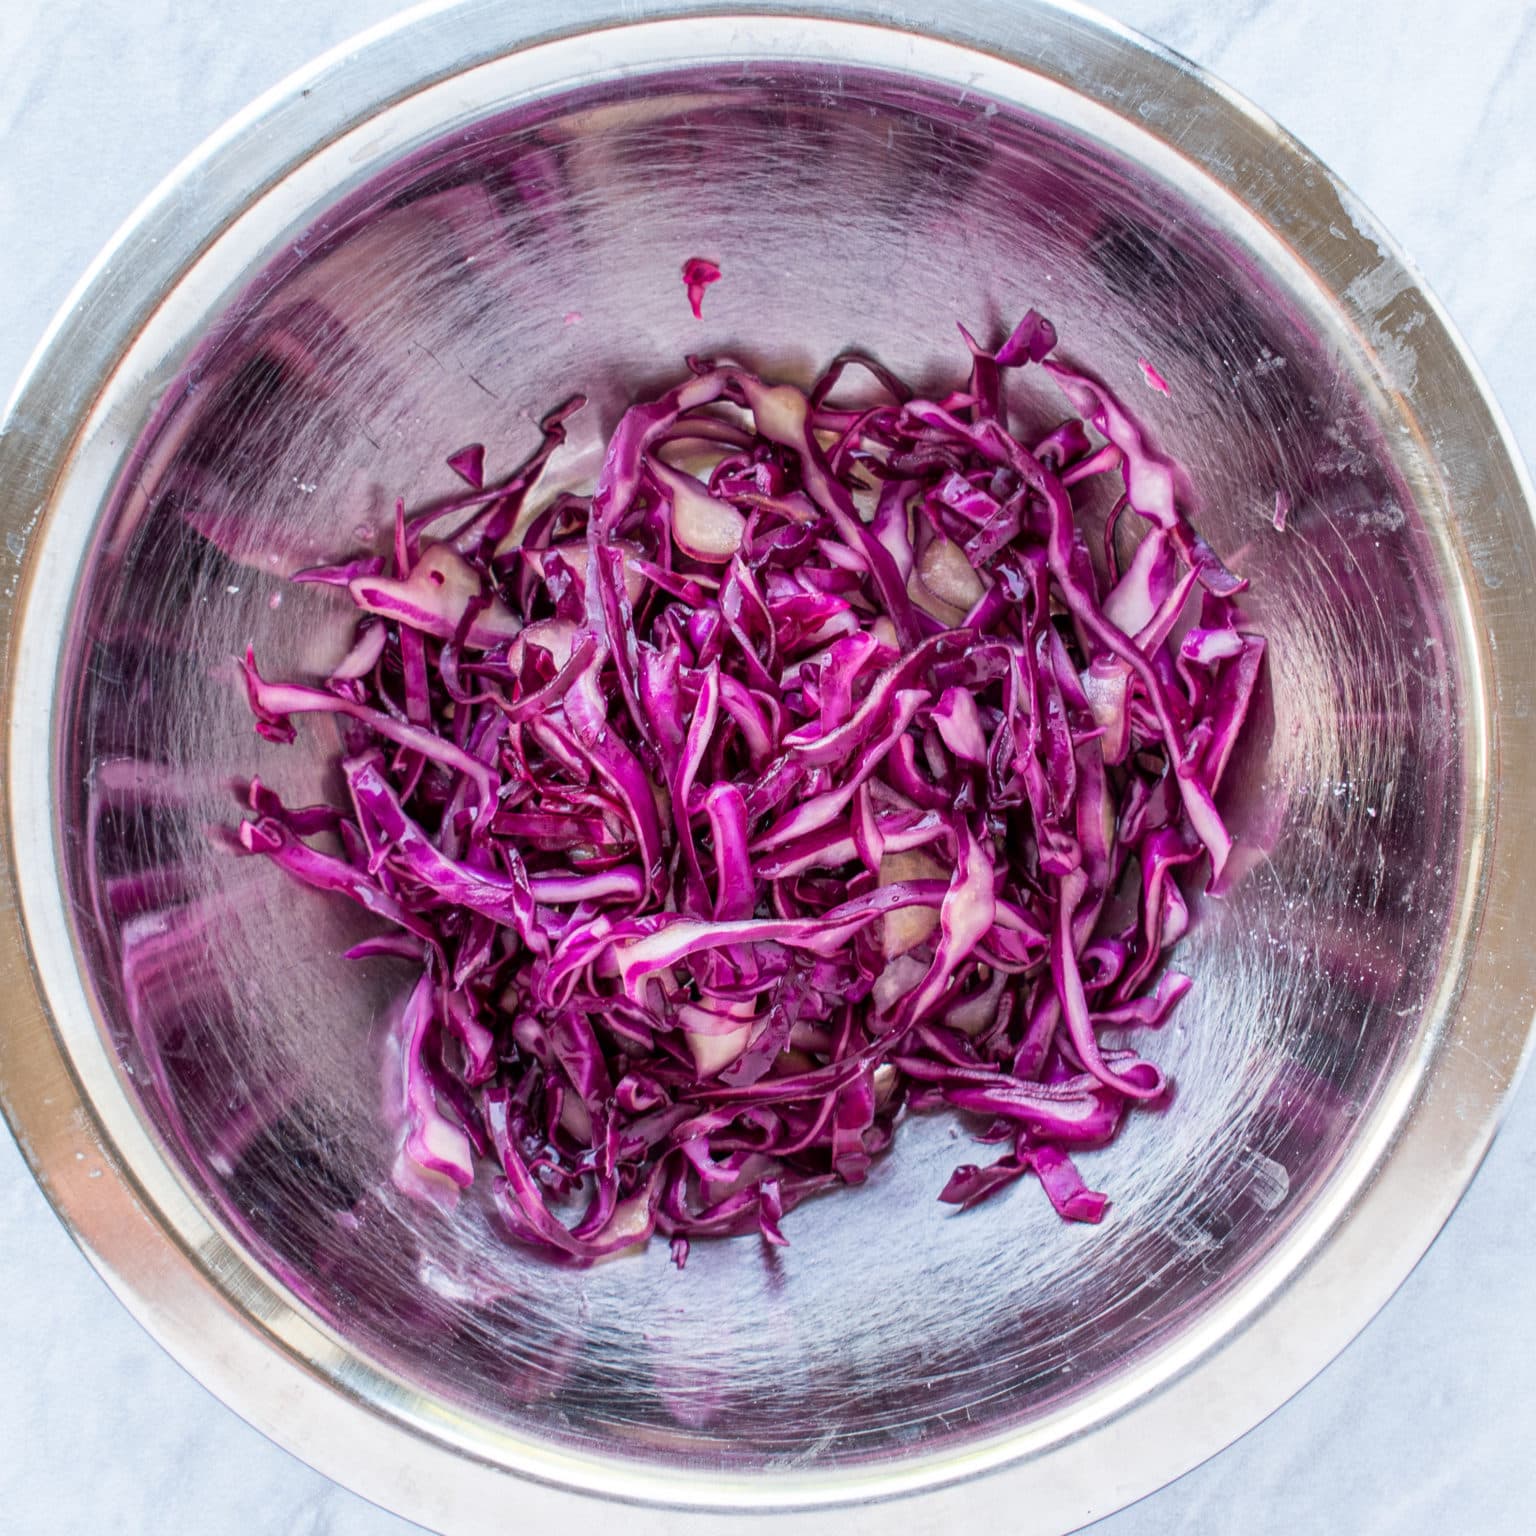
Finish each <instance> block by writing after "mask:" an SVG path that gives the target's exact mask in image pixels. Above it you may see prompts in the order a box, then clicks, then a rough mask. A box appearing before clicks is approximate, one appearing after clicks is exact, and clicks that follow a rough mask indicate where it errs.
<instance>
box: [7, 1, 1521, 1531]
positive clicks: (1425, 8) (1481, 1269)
mask: <svg viewBox="0 0 1536 1536" xmlns="http://www.w3.org/2000/svg"><path fill="white" fill-rule="evenodd" d="M393 9H394V5H393V4H392V0H322V3H320V4H316V3H315V0H0V391H3V390H6V389H8V388H9V384H10V381H11V380H12V379H13V378H14V377H15V376H16V374H17V373H18V372H19V370H20V369H21V367H22V364H23V363H24V361H25V359H26V356H27V354H28V352H29V351H30V349H31V347H32V345H33V343H34V342H35V340H36V339H37V337H38V335H39V334H40V332H41V330H42V328H43V326H44V324H45V323H46V321H47V319H48V317H49V316H50V315H51V314H52V313H53V311H54V309H55V308H56V307H57V306H58V304H59V303H60V302H61V300H62V299H63V297H64V295H65V293H66V291H67V290H68V288H69V286H70V285H71V284H72V283H73V282H74V280H75V278H76V276H77V275H78V273H79V272H80V270H81V269H82V268H83V267H84V265H85V264H86V262H87V261H88V260H89V259H90V258H91V257H92V256H93V255H94V254H95V252H96V250H97V248H98V247H99V246H100V245H101V244H102V243H103V241H104V240H105V239H106V238H107V237H108V236H109V235H110V234H111V232H112V230H113V229H114V228H115V226H116V225H117V224H118V222H119V221H120V220H121V219H122V218H123V217H124V216H125V215H126V214H127V213H128V212H129V211H130V210H131V209H132V208H133V207H134V205H135V204H136V203H137V202H138V200H139V199H140V198H141V197H142V196H143V195H144V194H145V193H146V192H148V191H149V190H150V188H151V187H152V186H153V185H154V184H155V182H156V181H158V180H159V178H160V177H161V176H162V175H163V174H164V173H165V172H166V171H167V170H169V169H170V168H171V167H172V166H173V165H174V164H175V163H176V162H177V161H178V160H179V159H180V158H181V157H182V156H183V155H184V154H185V153H187V152H188V151H189V150H190V149H192V148H193V147H194V146H195V145H196V144H197V143H198V141H199V140H201V139H202V138H203V137H204V136H205V135H206V134H208V133H209V132H211V131H212V130H213V129H214V128H216V127H217V126H218V125H219V123H220V122H222V121H223V119H224V118H225V117H227V116H228V115H229V114H230V113H232V112H233V111H235V110H236V109H238V108H239V107H241V106H243V105H244V104H245V103H246V101H247V100H248V99H249V98H250V97H251V96H253V95H255V94H256V93H257V92H258V91H260V90H262V89H264V88H265V87H267V86H268V85H269V84H272V83H273V82H275V81H276V80H278V79H279V78H280V77H281V76H282V75H284V74H285V73H286V72H287V71H289V70H290V69H293V68H295V67H297V66H298V65H300V64H302V63H303V62H304V61H305V60H306V59H307V58H309V57H310V56H311V55H312V54H314V53H316V52H317V51H319V50H320V49H322V48H326V47H329V46H331V45H332V44H333V43H335V42H338V41H340V40H342V39H344V38H346V37H347V36H349V35H350V34H352V33H353V32H355V31H357V30H358V29H360V28H362V27H364V26H368V25H371V24H372V23H374V22H376V21H378V20H381V19H382V18H384V17H385V16H387V15H388V14H389V13H390V12H391V11H392V10H393ZM1106 9H1108V10H1109V11H1110V12H1111V13H1112V14H1113V15H1114V16H1116V17H1117V18H1118V19H1120V20H1122V21H1124V22H1126V23H1128V24H1130V25H1131V26H1134V27H1138V28H1140V29H1141V30H1143V31H1146V32H1149V33H1151V34H1153V35H1154V36H1157V37H1160V38H1161V39H1163V40H1164V41H1165V42H1167V43H1168V44H1170V45H1171V46H1173V47H1175V48H1177V49H1179V50H1180V51H1182V52H1184V53H1186V54H1188V55H1189V56H1190V57H1192V58H1194V59H1195V60H1197V61H1199V62H1200V63H1202V64H1205V65H1208V66H1209V67H1211V68H1212V69H1214V70H1215V71H1216V72H1217V73H1218V74H1220V75H1221V76H1223V77H1224V78H1225V79H1226V80H1227V81H1228V82H1230V83H1231V84H1232V85H1234V86H1235V87H1236V88H1237V89H1239V90H1240V91H1243V92H1245V93H1246V94H1247V95H1248V96H1250V97H1251V98H1252V99H1253V100H1255V101H1257V102H1259V103H1260V104H1261V105H1262V106H1264V107H1265V108H1266V109H1267V110H1268V111H1269V112H1271V113H1272V114H1273V115H1274V116H1275V117H1276V118H1278V119H1279V120H1280V121H1281V122H1283V123H1284V124H1286V125H1287V126H1288V127H1289V128H1290V129H1291V130H1292V131H1293V132H1295V133H1296V134H1297V135H1298V136H1299V137H1300V138H1301V139H1302V140H1303V141H1304V142H1306V143H1307V144H1309V145H1310V146H1311V147H1312V148H1313V149H1314V150H1316V151H1317V152H1318V153H1319V154H1320V155H1321V156H1322V157H1323V159H1324V160H1326V161H1327V162H1328V163H1330V164H1331V165H1332V166H1333V167H1334V168H1335V170H1337V171H1338V172H1339V173H1340V174H1341V175H1342V176H1343V177H1344V178H1345V179H1346V180H1347V181H1348V182H1349V183H1351V184H1352V185H1353V187H1354V188H1355V190H1356V191H1357V192H1358V193H1359V194H1360V195H1361V196H1362V197H1363V198H1364V200H1365V202H1366V203H1367V205H1368V206H1370V207H1371V208H1372V209H1373V210H1374V211H1375V213H1376V214H1377V215H1378V217H1379V218H1380V219H1381V220H1382V221H1383V222H1384V223H1385V224H1386V226H1387V227H1388V228H1389V229H1391V230H1392V231H1393V232H1394V233H1395V234H1396V235H1397V237H1398V238H1399V240H1400V241H1401V242H1402V243H1403V244H1404V245H1405V246H1406V248H1407V249H1408V250H1409V251H1410V252H1412V253H1413V255H1414V257H1415V258H1416V260H1417V261H1418V263H1419V264H1420V266H1421V268H1422V269H1423V271H1424V273H1425V275H1426V276H1427V278H1428V280H1429V282H1430V283H1431V284H1432V285H1433V286H1434V287H1435V288H1436V289H1437V290H1438V292H1439V294H1440V295H1441V297H1442V298H1443V299H1444V300H1445V302H1446V304H1447V305H1448V307H1449V308H1450V310H1451V313H1452V314H1453V315H1454V316H1455V318H1456V320H1457V322H1458V324H1459V325H1460V326H1461V327H1462V329H1463V331H1464V332H1465V333H1466V335H1467V336H1468V338H1469V339H1470V341H1471V343H1472V347H1473V349H1474V351H1475V352H1476V353H1477V355H1478V357H1479V358H1480V359H1481V361H1482V364H1483V367H1484V369H1485V370H1486V371H1487V373H1488V375H1489V377H1490V378H1491V380H1492V383H1493V386H1494V389H1495V391H1496V393H1497V394H1498V396H1499V398H1500V400H1501V401H1502V403H1503V405H1504V408H1505V410H1506V412H1507V413H1508V414H1509V416H1510V417H1511V419H1512V421H1513V423H1514V427H1515V431H1516V433H1517V435H1518V436H1519V438H1520V441H1521V443H1522V445H1523V447H1524V449H1525V452H1526V455H1527V458H1528V459H1536V297H1533V294H1532V286H1531V284H1532V278H1533V275H1536V9H1533V8H1532V7H1531V5H1530V4H1529V0H1107V4H1106ZM1533 1188H1536V1090H1531V1089H1529V1088H1528V1089H1527V1091H1526V1092H1525V1094H1524V1095H1523V1097H1522V1098H1521V1099H1520V1100H1519V1101H1517V1103H1516V1105H1515V1107H1514V1110H1513V1112H1512V1114H1511V1116H1510V1119H1509V1122H1508V1124H1507V1126H1506V1128H1505V1130H1504V1132H1503V1134H1502V1135H1501V1137H1500V1138H1499V1141H1498V1143H1497V1144H1496V1146H1495V1148H1494V1150H1493V1152H1492V1154H1491V1155H1490V1157H1489V1159H1488V1161H1487V1164H1486V1165H1485V1167H1484V1169H1483V1171H1482V1173H1481V1175H1480V1176H1479V1178H1478V1180H1477V1183H1476V1185H1475V1186H1474V1188H1473V1189H1472V1191H1471V1193H1470V1194H1469V1195H1468V1196H1467V1198H1466V1200H1465V1201H1464V1203H1463V1204H1462V1207H1461V1209H1460V1210H1459V1211H1458V1212H1457V1214H1456V1216H1455V1217H1454V1218H1453V1220H1452V1221H1451V1223H1450V1225H1449V1227H1448V1228H1447V1230H1446V1232H1445V1233H1444V1235H1443V1236H1442V1237H1441V1239H1440V1241H1439V1242H1438V1243H1437V1244H1436V1246H1435V1248H1434V1249H1433V1250H1432V1252H1431V1253H1430V1254H1429V1256H1428V1257H1427V1258H1426V1259H1425V1260H1424V1261H1423V1263H1422V1264H1421V1265H1420V1266H1419V1268H1418V1270H1417V1271H1416V1272H1415V1273H1414V1275H1413V1276H1412V1278H1411V1279H1410V1280H1409V1281H1408V1283H1407V1284H1406V1285H1405V1286H1404V1287H1403V1289H1402V1291H1401V1292H1400V1293H1399V1295H1398V1296H1397V1298H1396V1299H1395V1300H1394V1301H1393V1302H1392V1303H1391V1305H1390V1306H1389V1307H1388V1308H1387V1310H1386V1311H1385V1313H1383V1315H1382V1316H1381V1317H1380V1318H1379V1319H1378V1320H1377V1321H1376V1322H1375V1323H1374V1324H1373V1325H1372V1326H1371V1327H1370V1328H1369V1329H1368V1330H1367V1331H1366V1333H1365V1334H1364V1335H1363V1336H1362V1337H1361V1338H1360V1339H1359V1340H1358V1341H1357V1342H1356V1343H1355V1344H1354V1345H1353V1346H1352V1347H1351V1348H1350V1349H1349V1350H1348V1351H1347V1352H1346V1353H1345V1355H1344V1356H1343V1357H1342V1358H1341V1359H1340V1360H1338V1361H1337V1362H1336V1363H1335V1364H1334V1365H1333V1366H1331V1367H1330V1368H1329V1369H1328V1370H1327V1371H1326V1372H1324V1374H1323V1375H1322V1376H1321V1377H1320V1378H1319V1379H1318V1380H1317V1381H1316V1382H1314V1383H1313V1385H1312V1386H1311V1387H1309V1388H1308V1389H1307V1390H1306V1391H1304V1392H1303V1393H1302V1394H1301V1395H1300V1396H1299V1397H1297V1398H1296V1399H1295V1400H1293V1401H1292V1402H1291V1403H1290V1404H1289V1405H1288V1406H1287V1407H1285V1408H1283V1409H1282V1410H1281V1411H1280V1412H1279V1413H1277V1414H1275V1415H1274V1416H1273V1418H1271V1419H1270V1420H1269V1421H1268V1422H1266V1423H1265V1424H1263V1425H1261V1426H1260V1427H1259V1428H1258V1429H1256V1430H1255V1431H1253V1433H1251V1434H1250V1435H1248V1436H1247V1437H1246V1438H1245V1439H1244V1440H1242V1441H1241V1442H1240V1443H1239V1444H1238V1445H1236V1446H1235V1447H1233V1448H1232V1449H1230V1450H1229V1451H1227V1452H1226V1453H1225V1454H1223V1455H1221V1456H1220V1457H1218V1458H1216V1459H1215V1460H1214V1461H1212V1462H1209V1463H1207V1464H1206V1465H1205V1466H1204V1467H1202V1468H1200V1469H1198V1470H1197V1471H1195V1472H1194V1473H1191V1474H1190V1475H1189V1476H1187V1477H1185V1478H1183V1479H1182V1480H1181V1481H1179V1482H1178V1483H1176V1484H1174V1485H1172V1486H1171V1487H1169V1488H1166V1489H1164V1490H1163V1491H1162V1492H1160V1493H1158V1494H1156V1495H1154V1496H1153V1497H1152V1498H1150V1499H1147V1500H1145V1501H1143V1502H1142V1503H1141V1504H1139V1505H1136V1506H1135V1507H1133V1508H1131V1509H1129V1510H1126V1511H1124V1512H1122V1513H1121V1514H1119V1515H1116V1516H1113V1517H1111V1518H1110V1519H1108V1520H1106V1521H1104V1522H1102V1523H1101V1524H1100V1525H1098V1526H1096V1527H1094V1531H1095V1536H1163V1533H1172V1532H1179V1533H1181V1536H1293V1533H1295V1532H1308V1533H1310V1532H1337V1533H1348V1536H1429V1533H1435V1536H1440V1533H1447V1536H1460V1533H1462V1532H1500V1533H1504V1532H1508V1533H1511V1536H1513V1533H1518V1532H1524V1531H1530V1530H1533V1529H1536V1457H1533V1455H1532V1449H1531V1448H1532V1445H1533V1443H1536V1226H1533V1225H1532V1222H1531V1211H1532V1190H1533ZM495 1523H496V1524H497V1525H498V1526H499V1524H500V1522H495ZM892 1524H893V1528H899V1525H900V1516H899V1514H894V1513H893V1520H892ZM832 1525H833V1526H834V1528H835V1522H832ZM488 1528H489V1525H488ZM414 1529H415V1528H414V1527H410V1526H407V1525H406V1524H405V1523H404V1522H402V1521H399V1520H396V1519H394V1518H392V1517H391V1516H389V1515H386V1514H383V1513H381V1512H380V1511H378V1510H376V1509H373V1508H372V1507H370V1506H369V1505H367V1504H365V1503H363V1502H362V1501H361V1500H360V1499H357V1498H355V1497H353V1496H352V1495H351V1494H349V1493H345V1492H343V1491H342V1490H340V1489H338V1488H336V1487H334V1486H332V1485H331V1484H329V1483H327V1482H326V1481H325V1480H324V1479H323V1478H321V1477H320V1476H319V1475H318V1474H316V1473H314V1472H311V1471H310V1470H309V1469H308V1468H306V1467H304V1466H302V1465H301V1464H300V1463H299V1462H297V1461H295V1460H293V1459H292V1458H290V1457H289V1456H287V1455H286V1454H284V1453H283V1452H282V1451H279V1450H277V1449H276V1448H275V1447H273V1446H272V1445H270V1444H268V1443H267V1442H266V1441H264V1440H263V1439H261V1438H260V1437H259V1436H258V1435H257V1434H256V1433H255V1432H254V1431H253V1430H251V1429H249V1428H248V1427H247V1426H246V1425H244V1424H243V1423H242V1422H241V1421H240V1420H238V1419H237V1418H236V1417H235V1416H234V1415H233V1414H232V1413H230V1412H229V1411H228V1410H227V1409H225V1408H223V1407H222V1406H220V1404H218V1403H217V1402H216V1401H215V1400H214V1399H213V1398H212V1397H210V1396H209V1395H208V1394H207V1393H206V1392H204V1391H203V1389H202V1388H201V1387H199V1386H198V1385H197V1384H196V1383H194V1382H193V1381H192V1380H191V1379H190V1378H188V1377H187V1376H185V1375H184V1374H183V1373H182V1372H181V1371H180V1370H179V1369H178V1368H177V1367H176V1366H175V1365H173V1364H172V1363H171V1362H170V1360H169V1359H167V1358H166V1357H165V1356H164V1355H163V1354H162V1353H161V1352H160V1350H159V1349H158V1347H157V1346H156V1345H155V1344H153V1343H152V1342H151V1341H150V1340H149V1339H148V1337H146V1336H145V1335H144V1334H143V1333H141V1332H140V1330H139V1328H138V1327H137V1325H136V1324H135V1323H133V1322H132V1321H131V1320H130V1319H129V1317H128V1315H127V1313H125V1312H124V1311H123V1310H122V1309H121V1308H120V1307H119V1306H118V1304H117V1302H116V1301H115V1300H113V1298H112V1297H111V1296H110V1295H109V1293H108V1292H107V1290H106V1289H105V1287H104V1286H103V1285H102V1284H101V1282H100V1281H99V1280H98V1279H97V1278H96V1276H95V1274H94V1273H93V1272H92V1270H91V1269H90V1267H89V1265H88V1264H87V1263H86V1262H85V1260H84V1259H83V1258H82V1257H81V1256H80V1254H79V1253H78V1252H76V1250H75V1249H74V1247H73V1246H72V1245H71V1243H70V1242H69V1240H68V1238H67V1237H66V1236H65V1235H64V1233H63V1231H62V1229H61V1228H60V1227H59V1225H58V1223H57V1222H56V1221H55V1220H54V1218H53V1216H52V1215H51V1213H50V1212H49V1210H48V1208H47V1206H46V1205H45V1204H44V1202H43V1199H42V1196H41V1195H40V1194H39V1193H38V1191H37V1189H36V1188H35V1187H34V1185H33V1184H32V1181H31V1179H30V1178H29V1177H28V1175H27V1172H26V1169H25V1168H24V1166H23V1164H22V1162H21V1160H20V1157H19V1156H18V1155H17V1152H16V1149H15V1147H14V1146H13V1145H12V1143H11V1141H10V1139H9V1138H8V1137H6V1136H3V1135H0V1530H3V1531H4V1532H6V1533H9V1536H75V1533H86V1532H91V1533H96V1532H107V1533H111V1536H150V1533H154V1536H181V1533H194V1532H195V1533H198V1536H226V1533H227V1536H405V1533H407V1532H408V1531H410V1530H414ZM528 1536H538V1533H532V1532H530V1533H528Z"/></svg>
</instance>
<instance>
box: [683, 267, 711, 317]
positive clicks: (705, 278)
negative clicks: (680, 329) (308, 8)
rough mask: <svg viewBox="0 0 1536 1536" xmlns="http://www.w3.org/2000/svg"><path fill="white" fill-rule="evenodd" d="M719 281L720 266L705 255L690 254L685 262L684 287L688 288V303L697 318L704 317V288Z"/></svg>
mask: <svg viewBox="0 0 1536 1536" xmlns="http://www.w3.org/2000/svg"><path fill="white" fill-rule="evenodd" d="M719 281H720V268H719V267H717V266H716V265H715V263H714V262H712V261H708V260H706V259H705V258H704V257H703V256H690V257H689V258H688V260H687V261H685V262H684V263H683V287H684V288H686V289H687V290H688V303H689V305H690V306H691V307H692V309H693V318H694V319H695V320H702V319H703V318H704V290H705V289H706V288H708V287H709V285H710V284H711V283H718V282H719Z"/></svg>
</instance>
